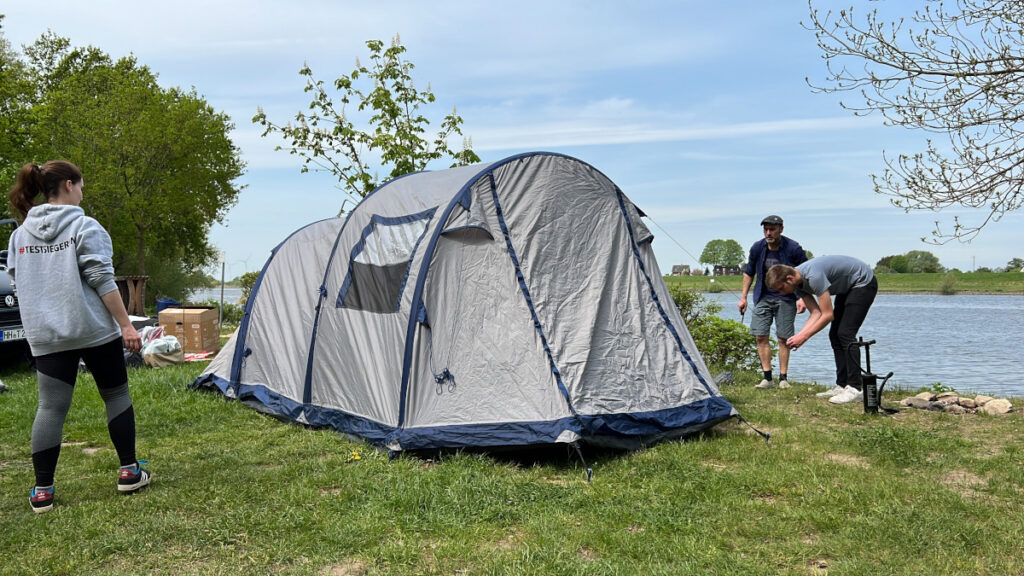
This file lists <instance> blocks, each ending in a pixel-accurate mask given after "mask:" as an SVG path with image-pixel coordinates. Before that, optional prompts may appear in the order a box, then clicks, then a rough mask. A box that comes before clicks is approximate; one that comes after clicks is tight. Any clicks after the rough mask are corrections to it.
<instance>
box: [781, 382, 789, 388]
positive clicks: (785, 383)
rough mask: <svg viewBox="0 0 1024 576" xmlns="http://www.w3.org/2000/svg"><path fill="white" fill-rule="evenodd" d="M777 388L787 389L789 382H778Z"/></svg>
mask: <svg viewBox="0 0 1024 576" xmlns="http://www.w3.org/2000/svg"><path fill="white" fill-rule="evenodd" d="M779 388H789V380H779Z"/></svg>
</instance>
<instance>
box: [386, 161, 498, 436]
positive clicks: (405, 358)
mask: <svg viewBox="0 0 1024 576" xmlns="http://www.w3.org/2000/svg"><path fill="white" fill-rule="evenodd" d="M492 166H493V164H485V165H484V166H482V167H481V168H480V171H479V172H477V173H476V174H474V175H473V176H471V177H470V178H467V179H466V182H465V183H464V184H463V185H462V188H460V189H459V191H458V192H457V193H456V194H455V195H454V197H453V198H452V200H451V202H449V203H448V206H446V207H445V209H444V212H442V213H441V217H440V218H438V220H437V226H435V227H434V231H433V233H432V234H431V235H430V242H428V243H427V247H426V249H424V250H423V258H422V259H421V260H420V271H419V275H418V276H417V277H416V289H415V290H414V291H413V293H412V309H411V310H409V324H408V326H406V331H405V352H404V354H403V355H402V385H401V389H400V392H399V401H398V402H399V406H398V427H399V428H401V427H402V426H403V425H405V411H406V404H407V403H408V400H409V398H408V395H409V378H410V374H411V371H412V356H413V344H414V343H415V337H416V326H417V325H418V324H419V322H420V319H421V318H425V317H426V311H425V310H424V309H423V288H424V286H426V283H427V272H428V271H429V270H430V261H431V260H432V259H433V257H434V250H435V249H436V248H437V242H438V240H439V239H440V238H441V233H442V232H443V231H444V225H445V223H446V222H448V218H449V217H450V216H451V214H452V211H453V210H455V207H456V206H463V207H465V208H467V209H468V206H469V205H470V202H471V199H470V196H469V195H470V193H471V191H472V189H473V185H474V184H476V181H477V180H479V179H480V177H481V176H482V175H483V174H486V173H487V171H488V170H490V169H491V167H492Z"/></svg>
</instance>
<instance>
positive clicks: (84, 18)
mask: <svg viewBox="0 0 1024 576" xmlns="http://www.w3.org/2000/svg"><path fill="white" fill-rule="evenodd" d="M848 3H849V2H847V3H846V4H848ZM858 3H859V4H861V5H863V4H864V2H863V1H859V2H858ZM846 4H844V3H842V2H838V3H837V2H820V3H819V2H816V3H815V5H816V6H820V7H822V8H828V7H830V6H831V7H835V8H838V7H843V6H845V5H846ZM914 4H916V2H909V1H907V2H900V3H899V4H898V5H897V6H899V8H898V9H899V10H904V11H906V16H908V17H909V16H910V12H909V10H910V7H911V6H913V5H914ZM807 11H808V7H807V4H806V3H805V2H801V1H798V0H794V1H788V2H763V1H760V2H755V1H746V0H737V1H728V2H707V1H688V0H683V1H675V2H669V1H662V2H654V1H643V0H639V1H634V2H630V3H628V5H627V3H625V2H608V1H587V2H583V1H567V2H558V1H555V0H547V1H543V2H535V1H521V2H516V3H508V2H501V3H497V2H481V1H479V0H478V1H476V2H470V1H435V2H411V1H410V2H391V1H386V0H381V1H374V2H366V1H363V2H350V1H306V0H292V1H290V2H287V3H285V2H270V1H255V2H241V1H225V2H218V1H216V0H208V1H206V2H197V1H193V0H183V1H177V2H166V3H146V2H115V1H103V0H98V1H94V2H88V3H86V2H71V1H66V2H64V1H48V0H37V1H35V2H31V3H29V2H22V3H19V5H11V4H8V5H7V6H5V7H3V8H0V13H4V14H6V18H5V20H4V27H3V33H4V35H5V37H6V38H7V39H8V40H9V41H10V42H11V44H12V45H13V46H14V47H19V46H20V45H22V44H27V43H30V42H32V41H33V40H35V39H36V38H38V37H39V36H40V35H41V34H42V33H44V32H45V31H46V30H47V29H50V30H52V31H53V32H55V33H56V34H58V35H61V36H65V37H68V38H70V39H71V42H72V44H73V45H75V46H84V45H94V46H97V47H99V48H100V49H102V50H103V51H105V52H107V53H109V54H111V55H112V56H114V57H120V56H124V55H127V54H134V55H135V56H136V57H137V58H138V60H139V61H140V62H141V63H143V64H145V65H147V66H149V67H150V68H151V69H152V70H153V71H154V72H156V73H157V74H158V75H159V81H160V83H161V84H162V85H164V86H180V87H184V88H189V87H195V89H196V91H197V92H198V93H199V94H200V95H201V96H203V97H204V98H206V100H207V101H208V102H209V103H210V104H211V105H212V106H213V107H214V108H216V109H217V110H219V111H223V112H225V113H227V114H229V115H230V116H231V117H232V119H233V120H234V122H235V125H236V130H235V132H234V133H233V139H234V141H235V143H236V144H237V145H238V146H239V147H240V148H241V149H242V152H243V156H244V159H245V161H246V162H247V164H248V168H247V172H246V174H245V176H244V177H243V178H242V179H241V182H240V184H244V185H245V189H244V190H243V192H242V194H241V196H240V200H239V202H238V204H237V206H235V207H234V208H233V209H232V210H231V212H230V213H229V214H228V217H227V221H226V223H225V224H226V225H225V226H221V225H215V226H214V228H213V230H212V231H211V240H212V242H213V243H214V244H215V245H216V246H217V247H218V248H219V249H220V250H223V251H224V252H225V253H226V260H227V275H228V277H229V278H230V277H233V276H237V275H238V274H241V273H242V272H245V271H249V270H258V269H259V268H260V267H261V266H262V264H263V263H264V261H265V260H266V258H267V256H268V255H269V253H270V250H271V249H272V248H273V247H274V246H275V245H276V244H278V243H279V242H280V241H281V240H283V239H284V238H285V237H287V235H288V234H289V233H291V232H292V231H294V230H295V229H297V228H299V227H301V226H303V225H305V224H307V223H309V222H312V221H315V220H319V219H321V218H324V217H327V216H330V215H333V214H335V213H336V212H337V210H338V208H339V206H340V205H341V202H342V200H343V198H344V196H343V194H342V193H341V192H340V190H339V189H338V188H336V186H335V183H334V181H333V180H332V178H331V177H330V176H328V175H322V174H320V175H318V174H301V173H300V172H299V169H300V167H301V163H300V161H299V160H298V159H297V158H296V157H294V156H290V155H288V154H287V153H284V152H275V151H274V146H276V145H278V144H280V143H283V142H281V141H279V140H277V139H275V138H269V139H264V138H261V137H260V130H259V128H258V127H257V126H255V125H253V124H252V123H251V121H250V120H251V118H252V116H253V115H254V114H255V113H256V110H257V108H258V107H263V109H264V110H265V111H266V112H267V115H268V116H269V117H270V118H271V119H272V120H275V121H278V122H284V121H286V120H288V119H290V118H291V117H293V116H294V114H295V113H296V112H297V111H298V110H300V109H304V108H305V106H306V105H307V104H308V102H309V99H308V98H307V96H306V94H304V93H303V91H302V90H303V87H304V82H303V78H302V77H300V76H299V74H298V70H299V69H300V68H301V67H302V65H303V63H304V62H308V63H309V65H310V66H311V67H312V68H313V70H314V71H315V73H316V75H317V76H318V77H319V78H321V79H323V80H326V81H330V80H332V79H333V78H335V77H337V76H338V75H339V74H342V73H348V72H349V71H351V70H352V68H353V66H354V64H355V59H356V58H357V57H359V58H361V59H362V60H363V61H364V62H365V61H366V60H367V54H368V51H367V49H366V47H365V41H366V40H368V39H381V40H384V41H388V40H390V39H391V38H392V37H393V36H394V35H395V34H400V36H401V41H402V43H403V44H404V45H405V46H406V47H407V49H408V53H407V57H408V59H409V60H411V61H412V62H413V63H414V64H415V65H416V69H415V70H414V72H413V75H414V78H415V79H416V81H417V83H418V85H420V86H425V85H426V84H427V83H429V84H430V86H431V89H432V90H433V92H434V93H435V94H436V95H437V103H436V105H435V106H436V107H435V108H433V109H431V110H429V111H428V116H429V117H431V118H432V119H435V121H439V120H440V118H441V116H443V115H444V114H445V113H447V112H449V111H450V110H451V109H452V107H453V106H457V108H458V112H459V114H460V115H461V116H462V117H463V119H464V120H465V124H464V126H463V129H464V132H465V134H466V135H467V136H470V137H472V140H473V145H474V149H475V150H476V152H477V153H478V154H479V155H480V156H481V157H482V158H483V159H484V160H485V161H493V160H499V159H501V158H504V157H506V156H509V155H511V154H517V153H520V152H526V151H531V150H546V151H555V152H561V153H565V154H569V155H572V156H575V157H577V158H580V159H582V160H584V161H586V162H588V163H590V164H593V165H594V166H595V167H597V168H598V169H599V170H601V171H602V172H604V173H605V174H606V175H608V176H609V177H610V178H611V179H612V180H613V181H615V182H616V183H617V184H618V185H619V187H621V188H622V189H623V190H624V191H625V193H626V194H627V195H628V196H629V197H630V198H631V199H632V200H633V201H634V202H635V203H636V204H637V205H639V206H640V207H641V208H642V209H643V210H644V211H645V212H646V213H647V214H648V215H649V216H650V218H651V220H652V221H653V225H652V226H651V227H652V229H653V231H654V232H655V242H654V247H655V253H656V255H657V258H658V261H659V264H660V265H661V268H662V270H663V271H666V272H667V271H668V270H669V269H671V266H672V265H673V264H689V265H691V266H694V265H696V264H697V263H696V262H695V260H696V258H697V257H699V256H700V253H701V251H702V250H703V248H704V245H705V244H706V243H707V242H708V241H709V240H712V239H716V238H731V239H734V240H737V241H738V242H739V243H740V244H742V245H743V246H744V248H746V247H747V246H749V245H750V243H752V242H753V241H754V240H756V239H758V238H759V237H760V233H761V232H760V227H759V222H760V220H761V218H762V217H764V216H766V215H768V214H773V213H774V214H779V215H781V216H783V218H785V220H786V234H787V235H788V236H791V237H793V238H795V239H796V240H798V241H799V242H800V243H801V244H803V245H804V247H805V248H807V249H809V250H811V251H813V252H814V254H816V255H824V254H849V255H852V256H856V257H858V258H861V259H862V260H865V261H867V262H869V263H871V264H874V263H875V262H876V261H877V260H878V259H879V258H881V257H883V256H886V255H889V254H899V253H904V252H907V251H909V250H919V249H923V250H929V251H931V252H933V253H934V254H936V255H937V256H938V257H939V259H940V260H941V261H942V263H943V264H944V265H945V266H947V267H950V268H952V267H956V268H960V269H961V270H971V269H973V268H974V267H981V266H988V267H993V268H994V267H1001V266H1004V265H1005V264H1006V262H1007V261H1008V260H1010V259H1011V258H1014V257H1024V246H1022V242H1021V239H1022V233H1021V232H1020V231H1021V228H1022V224H1024V215H1022V214H1012V215H1009V216H1007V217H1005V218H1004V219H1003V220H1002V221H1000V222H996V223H993V224H990V225H989V226H988V227H987V228H986V229H985V230H984V231H983V232H982V234H981V235H980V236H979V237H978V238H976V239H975V240H974V241H973V242H971V243H970V244H963V243H959V242H956V241H954V242H952V243H948V244H946V245H943V246H932V245H928V244H924V243H922V242H921V240H920V239H921V238H922V237H928V236H930V233H931V231H932V229H933V226H934V222H935V221H936V220H940V221H942V222H943V223H944V224H945V225H946V227H947V228H948V227H949V226H951V225H952V219H953V215H954V214H959V215H960V216H961V218H966V219H967V220H968V221H976V220H979V219H981V218H983V217H984V214H981V213H976V212H971V211H967V210H960V211H958V212H954V211H943V212H941V213H937V214H936V213H930V212H914V213H910V214H906V213H904V212H903V211H902V210H901V209H898V208H895V207H893V206H891V205H890V204H889V202H888V200H887V199H886V198H885V197H881V196H878V195H876V194H875V193H874V192H873V191H872V182H871V178H870V175H871V174H873V173H881V172H882V170H883V168H884V165H883V157H882V153H883V151H886V152H887V153H901V152H902V153H913V152H917V151H920V150H923V149H924V147H925V139H926V135H925V134H923V133H920V132H914V131H909V130H905V129H902V128H895V127H885V126H883V125H882V123H881V119H880V118H879V117H867V118H857V117H854V116H853V115H852V114H850V113H848V112H846V111H844V110H842V109H841V108H840V107H839V100H840V97H838V96H832V95H823V94H815V93H813V92H812V91H811V90H810V89H809V88H808V86H807V84H806V82H805V78H806V77H810V78H811V79H812V80H813V79H816V78H822V77H823V75H824V64H823V61H822V60H821V58H820V54H819V52H818V49H817V46H816V44H815V39H814V35H813V34H812V33H811V32H808V31H806V30H805V29H803V28H802V27H801V25H800V22H801V21H806V20H807ZM845 97H846V98H850V97H851V96H850V95H847V96H845ZM454 144H455V145H456V147H457V146H458V145H459V143H458V142H456V143H454ZM443 167H444V166H443V165H438V166H436V168H443ZM87 176H88V175H87Z"/></svg>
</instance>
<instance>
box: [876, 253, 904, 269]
mask: <svg viewBox="0 0 1024 576" xmlns="http://www.w3.org/2000/svg"><path fill="white" fill-rule="evenodd" d="M875 272H876V273H878V274H891V273H896V274H905V273H906V272H907V257H906V256H903V255H902V254H894V255H892V256H885V257H882V258H880V259H879V260H878V262H877V263H876V264H875Z"/></svg>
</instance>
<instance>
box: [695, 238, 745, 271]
mask: <svg viewBox="0 0 1024 576" xmlns="http://www.w3.org/2000/svg"><path fill="white" fill-rule="evenodd" d="M700 261H701V263H702V264H711V265H712V266H726V267H737V266H740V265H741V264H743V247H742V246H740V243H739V242H737V241H735V240H732V239H729V240H720V239H715V240H711V241H710V242H708V243H707V244H706V245H705V246H704V251H703V252H701V253H700Z"/></svg>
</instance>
